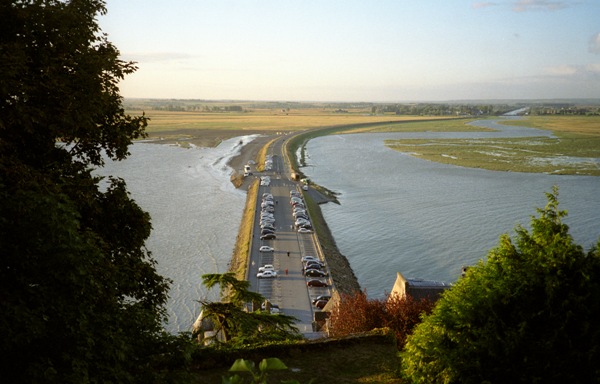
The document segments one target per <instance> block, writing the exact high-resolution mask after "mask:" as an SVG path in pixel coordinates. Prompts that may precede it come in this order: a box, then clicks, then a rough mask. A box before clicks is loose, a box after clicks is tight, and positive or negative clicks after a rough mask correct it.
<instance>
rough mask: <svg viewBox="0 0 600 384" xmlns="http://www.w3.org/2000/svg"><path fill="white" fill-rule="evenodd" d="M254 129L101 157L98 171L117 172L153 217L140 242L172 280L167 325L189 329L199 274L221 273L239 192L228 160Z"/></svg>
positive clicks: (241, 199)
mask: <svg viewBox="0 0 600 384" xmlns="http://www.w3.org/2000/svg"><path fill="white" fill-rule="evenodd" d="M252 139H253V136H247V137H238V138H235V139H231V140H227V141H224V142H223V143H221V145H219V146H218V147H216V148H182V147H178V146H172V145H160V144H149V143H136V144H134V145H132V146H131V148H130V152H131V156H130V157H129V158H127V160H125V161H121V162H107V164H106V166H105V167H104V168H102V169H100V170H98V171H97V173H98V174H100V175H114V176H117V177H121V178H123V179H124V180H125V181H126V183H127V187H128V190H129V191H130V193H131V196H132V198H133V199H134V200H135V201H136V202H137V203H138V204H139V205H140V206H141V207H142V208H143V209H144V210H146V211H147V212H149V213H150V215H151V219H152V227H153V230H152V233H151V235H150V238H149V239H148V240H147V242H146V246H147V248H148V249H149V250H150V251H151V252H152V256H153V257H154V258H155V259H156V261H157V262H158V263H157V270H158V272H159V273H160V274H161V275H163V276H165V277H168V278H170V279H171V280H173V284H172V285H171V290H170V298H169V301H168V304H167V312H168V316H169V321H168V323H167V324H165V329H167V330H168V331H169V332H171V333H178V332H185V331H191V328H192V324H193V323H194V321H195V320H196V318H197V317H198V314H199V312H200V305H199V303H198V302H197V300H198V299H200V298H203V299H204V298H208V299H210V300H215V299H217V296H218V295H217V292H213V291H211V292H207V291H206V289H205V288H204V287H203V286H202V280H201V276H202V275H203V274H206V273H223V272H226V271H227V268H228V263H229V262H230V261H231V256H232V253H233V247H234V244H235V239H236V237H237V234H238V229H239V225H240V221H241V218H242V212H243V208H244V204H245V202H246V194H245V192H241V191H239V190H236V189H235V188H234V187H233V185H232V184H231V182H230V181H229V176H230V174H231V169H230V168H229V167H228V166H227V161H228V160H229V159H230V158H231V157H232V156H234V155H235V154H237V153H238V152H239V149H240V148H241V146H242V145H243V144H245V143H247V142H248V141H249V140H252Z"/></svg>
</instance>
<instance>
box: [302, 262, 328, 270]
mask: <svg viewBox="0 0 600 384" xmlns="http://www.w3.org/2000/svg"><path fill="white" fill-rule="evenodd" d="M324 266H325V263H323V262H321V261H319V260H308V261H307V262H306V263H304V269H308V268H309V267H314V268H315V269H321V268H323V267H324Z"/></svg>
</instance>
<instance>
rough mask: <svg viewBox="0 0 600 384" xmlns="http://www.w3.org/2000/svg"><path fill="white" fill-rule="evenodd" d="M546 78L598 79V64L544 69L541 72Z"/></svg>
mask: <svg viewBox="0 0 600 384" xmlns="http://www.w3.org/2000/svg"><path fill="white" fill-rule="evenodd" d="M543 72H544V74H545V75H546V77H554V78H558V77H562V78H575V77H577V78H590V77H595V78H598V75H599V74H600V63H594V64H587V65H570V64H563V65H557V66H554V67H546V68H544V70H543Z"/></svg>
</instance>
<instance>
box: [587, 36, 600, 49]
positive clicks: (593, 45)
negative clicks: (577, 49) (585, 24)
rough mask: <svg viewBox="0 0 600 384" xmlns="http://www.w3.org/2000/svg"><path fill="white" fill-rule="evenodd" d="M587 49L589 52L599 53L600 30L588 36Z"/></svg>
mask: <svg viewBox="0 0 600 384" xmlns="http://www.w3.org/2000/svg"><path fill="white" fill-rule="evenodd" d="M589 50H590V52H591V53H595V54H600V32H598V33H596V34H595V35H594V36H592V37H591V38H590V45H589Z"/></svg>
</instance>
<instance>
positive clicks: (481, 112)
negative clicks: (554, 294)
mask: <svg viewBox="0 0 600 384" xmlns="http://www.w3.org/2000/svg"><path fill="white" fill-rule="evenodd" d="M521 107H522V106H519V105H506V104H446V103H442V104H437V103H411V104H384V105H374V106H372V107H371V113H373V114H381V113H395V114H396V115H426V116H497V115H502V114H504V113H507V112H510V111H513V110H515V109H518V108H521Z"/></svg>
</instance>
